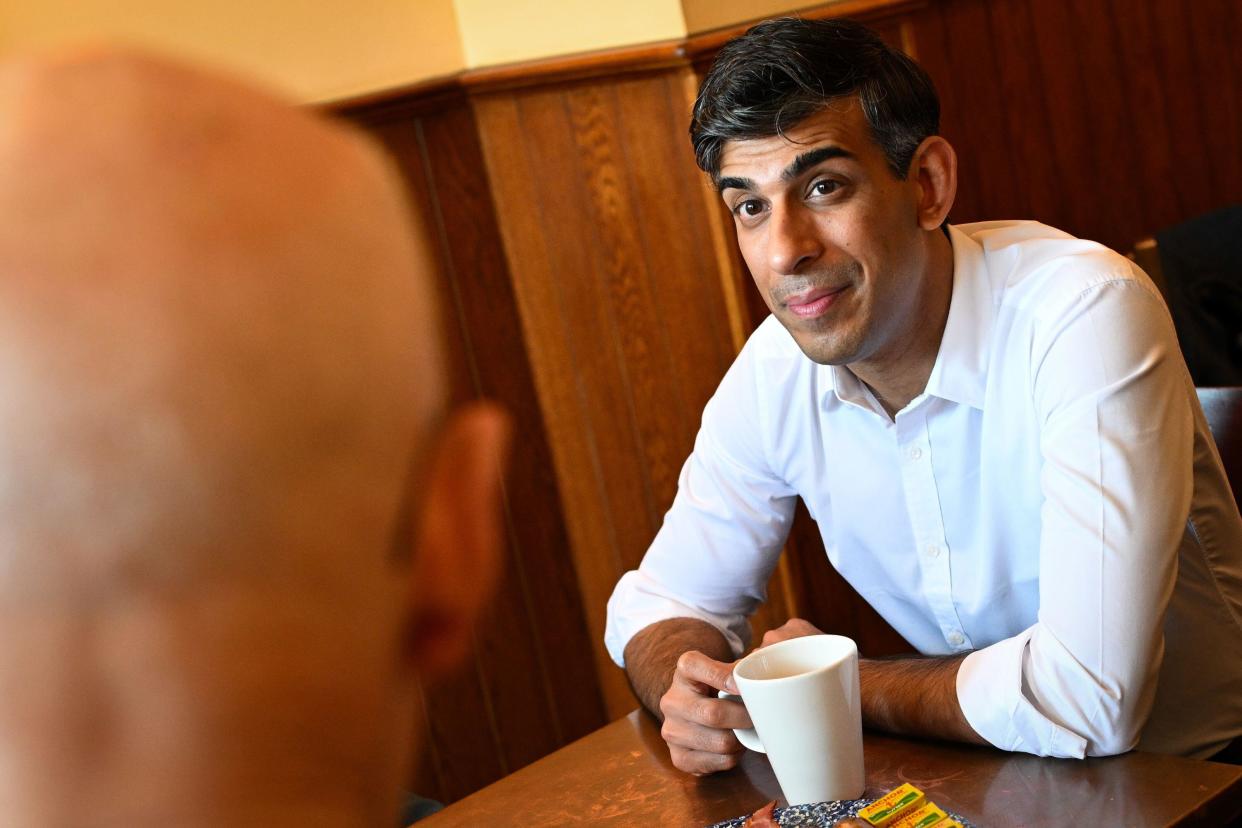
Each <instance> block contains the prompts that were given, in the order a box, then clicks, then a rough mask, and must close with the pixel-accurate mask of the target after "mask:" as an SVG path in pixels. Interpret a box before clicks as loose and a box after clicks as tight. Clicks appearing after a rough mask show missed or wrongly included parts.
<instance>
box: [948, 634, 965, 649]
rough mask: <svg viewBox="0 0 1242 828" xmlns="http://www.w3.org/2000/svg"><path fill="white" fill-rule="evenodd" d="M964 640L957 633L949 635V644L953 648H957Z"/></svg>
mask: <svg viewBox="0 0 1242 828" xmlns="http://www.w3.org/2000/svg"><path fill="white" fill-rule="evenodd" d="M965 640H966V639H964V638H962V634H961V633H959V632H955V633H949V643H950V644H952V645H953V646H954V647H957V646H959V645H960V644H961V643H962V642H963V641H965Z"/></svg>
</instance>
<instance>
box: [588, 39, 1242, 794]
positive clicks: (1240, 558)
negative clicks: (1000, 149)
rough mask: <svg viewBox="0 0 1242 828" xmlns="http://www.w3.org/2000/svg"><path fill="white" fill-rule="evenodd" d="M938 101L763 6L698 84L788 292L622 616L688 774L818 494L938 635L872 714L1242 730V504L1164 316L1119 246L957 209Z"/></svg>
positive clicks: (865, 42) (848, 47)
mask: <svg viewBox="0 0 1242 828" xmlns="http://www.w3.org/2000/svg"><path fill="white" fill-rule="evenodd" d="M938 120H939V104H938V102H937V100H936V95H935V90H934V88H933V87H932V84H931V82H930V80H929V79H928V78H927V76H926V74H925V73H923V71H922V70H921V69H919V68H918V66H917V65H916V64H914V63H913V62H912V61H910V60H909V59H908V58H906V57H905V56H903V55H901V54H900V53H899V52H896V51H895V50H892V49H890V48H888V47H887V46H885V45H884V44H883V43H881V42H880V41H879V40H878V39H877V38H875V36H874V35H873V34H872V33H870V32H869V31H867V30H866V29H865V28H863V27H861V26H858V25H856V24H852V23H848V22H843V21H832V22H810V21H801V20H779V21H770V22H768V23H765V24H762V25H760V26H757V27H755V28H754V29H752V30H751V31H750V32H748V33H747V34H746V35H745V36H743V37H741V38H739V39H737V40H735V41H733V42H731V43H730V44H728V45H726V46H725V47H724V49H722V50H721V53H720V55H719V57H718V58H717V61H716V64H715V65H714V66H713V68H712V70H711V72H710V73H709V75H708V77H707V78H706V80H705V81H704V84H703V88H702V90H701V91H700V94H699V99H698V101H697V103H696V105H695V110H694V119H693V123H692V128H691V134H692V138H693V141H694V145H695V150H696V156H697V159H698V161H699V165H700V166H701V167H702V168H703V169H704V170H705V171H706V172H707V173H709V174H710V175H711V176H712V179H713V181H714V182H715V184H716V185H717V187H718V189H719V191H720V194H721V196H722V198H723V199H724V202H725V204H726V205H727V206H728V207H729V209H730V210H731V211H732V213H733V215H734V217H735V221H736V226H737V232H738V241H739V244H740V246H741V250H742V254H743V256H744V258H745V259H746V263H747V265H748V266H749V268H750V272H751V274H752V276H753V277H754V279H755V282H756V285H757V286H758V288H759V290H760V292H761V294H762V295H763V297H764V300H765V301H766V303H767V304H768V307H769V308H770V309H771V311H772V316H771V317H769V318H768V319H767V320H766V321H765V322H764V323H763V324H762V325H760V326H759V328H758V329H757V330H756V331H755V333H754V335H753V336H752V337H751V339H750V341H749V342H748V343H747V345H746V347H745V348H744V349H743V351H742V353H741V355H740V356H739V357H738V359H737V361H736V362H735V363H734V365H733V367H732V368H731V369H730V371H729V373H728V374H727V376H726V377H725V378H724V380H723V381H722V383H721V385H720V388H719V390H718V391H717V393H716V395H715V396H714V397H713V399H712V400H711V402H709V403H708V406H707V408H706V410H705V411H704V415H703V424H702V428H701V430H700V432H699V435H698V438H697V440H696V443H695V448H694V452H693V454H692V455H691V457H690V458H689V460H688V461H687V462H686V465H685V467H684V469H683V471H682V475H681V480H680V489H679V492H678V494H677V498H676V500H675V501H674V504H673V507H672V509H671V510H670V511H669V513H668V515H667V517H666V519H665V523H664V526H663V528H662V529H661V530H660V532H659V534H658V536H657V537H656V539H655V541H654V542H653V544H652V546H651V548H650V550H649V551H648V553H647V556H646V558H645V559H644V561H643V563H642V565H641V566H640V568H639V569H638V570H636V571H633V572H629V573H627V574H626V575H625V576H624V577H623V578H622V579H621V581H620V583H619V584H618V585H617V588H616V591H615V592H614V594H613V597H612V600H611V601H610V602H609V615H608V630H607V645H608V647H609V650H610V652H611V653H612V655H613V658H614V659H615V660H616V661H617V663H618V664H619V665H621V666H623V667H625V668H626V670H627V673H628V675H629V677H630V680H631V683H632V685H633V686H634V689H635V691H636V693H637V694H638V696H639V698H640V699H641V700H642V702H643V704H644V705H645V706H647V707H648V708H649V709H650V710H652V711H653V712H655V713H657V715H660V716H661V717H662V718H663V720H664V726H663V734H664V738H665V740H666V741H667V742H668V744H669V747H670V751H671V754H672V757H673V760H674V762H675V764H676V765H677V766H678V767H680V768H682V769H684V770H687V771H690V772H693V773H710V772H713V771H717V770H721V769H725V768H729V767H732V766H733V765H735V764H736V762H737V759H738V755H739V754H740V752H741V750H742V748H741V746H740V745H739V743H738V742H737V740H736V739H735V738H734V736H733V734H732V733H731V731H730V728H735V727H746V726H748V725H749V719H748V717H747V715H746V711H745V709H744V707H743V706H742V705H741V704H740V703H738V702H734V701H729V700H723V699H718V698H716V692H717V690H719V689H727V690H733V684H732V678H731V675H730V670H731V664H730V662H732V661H733V660H734V659H735V658H737V657H738V656H739V655H740V654H741V653H742V652H743V650H744V649H745V647H746V645H747V643H748V642H747V637H748V627H747V616H748V615H749V614H750V613H751V612H752V611H753V610H754V609H755V607H756V606H757V605H758V604H759V603H760V602H761V601H762V600H763V598H764V586H765V584H766V583H767V580H768V576H769V575H770V573H771V571H772V569H773V567H774V566H775V564H776V560H777V557H778V555H779V554H780V550H781V548H782V546H783V543H784V541H785V537H786V534H787V532H788V530H789V525H790V521H791V519H792V516H793V511H794V505H795V502H796V499H797V498H798V497H801V498H802V499H803V500H804V501H805V502H806V504H807V507H808V509H809V511H810V513H811V515H812V516H813V517H814V518H815V519H816V520H817V521H818V524H819V527H820V532H821V534H822V535H823V539H824V545H825V548H826V550H827V554H828V558H829V560H830V561H831V562H832V564H833V565H834V566H835V567H836V568H837V569H838V570H839V571H840V572H841V574H842V575H843V576H844V577H845V578H846V579H847V580H848V581H849V582H850V583H851V584H852V585H853V586H854V587H855V588H856V589H857V590H858V591H859V593H860V594H861V595H862V596H863V597H864V598H866V599H867V600H868V601H869V602H870V603H871V604H872V605H873V606H874V607H875V608H876V609H877V610H878V611H879V612H880V614H881V615H882V616H884V618H885V619H886V620H887V621H888V622H889V623H890V624H892V625H893V627H894V628H896V630H897V631H898V632H900V633H901V634H902V635H903V636H905V638H906V639H907V640H908V641H909V642H910V643H911V644H913V645H914V646H915V647H916V648H918V650H919V652H920V653H921V654H922V655H921V656H919V657H910V658H905V659H897V660H870V659H863V661H862V663H861V681H862V693H863V718H864V722H865V723H866V724H867V725H868V726H870V727H874V728H877V729H882V730H887V731H892V732H897V733H906V734H912V735H920V736H928V737H933V738H944V739H955V740H961V741H967V742H976V743H990V744H992V745H995V746H997V747H999V748H1003V749H1005V750H1014V751H1025V752H1029V753H1035V754H1040V755H1048V756H1069V757H1082V756H1086V755H1107V754H1113V753H1119V752H1123V751H1126V750H1129V749H1131V748H1132V747H1135V746H1136V745H1139V746H1141V747H1143V748H1145V749H1150V750H1156V751H1163V752H1170V753H1179V754H1185V755H1190V756H1199V757H1206V756H1213V755H1217V754H1219V753H1220V752H1221V751H1222V750H1223V749H1225V748H1226V747H1227V746H1228V745H1229V744H1230V742H1231V740H1233V739H1234V738H1236V737H1237V736H1238V735H1239V734H1240V733H1242V519H1240V518H1239V514H1238V509H1237V506H1236V504H1235V502H1234V500H1233V497H1232V495H1231V493H1230V490H1229V486H1228V483H1227V481H1226V479H1225V476H1224V474H1223V471H1222V469H1221V466H1220V459H1219V456H1218V455H1217V452H1216V449H1215V446H1214V445H1213V443H1212V441H1211V438H1210V436H1209V433H1208V431H1207V427H1206V425H1205V423H1204V420H1203V415H1202V413H1201V411H1200V409H1199V406H1198V403H1197V400H1196V397H1195V391H1194V388H1193V385H1192V383H1191V381H1190V379H1189V376H1188V374H1187V372H1186V368H1185V364H1184V362H1183V360H1182V357H1181V354H1180V352H1179V350H1178V347H1177V339H1176V336H1175V334H1174V331H1173V327H1172V323H1171V322H1170V320H1169V316H1168V312H1167V310H1166V309H1165V307H1164V305H1163V303H1162V301H1161V299H1160V296H1159V294H1158V292H1157V291H1156V290H1155V288H1154V287H1153V285H1152V283H1151V282H1150V280H1149V279H1147V278H1146V276H1144V275H1143V273H1142V272H1141V271H1139V270H1138V269H1137V268H1135V267H1134V266H1133V265H1131V264H1130V263H1129V262H1128V261H1127V260H1126V259H1125V258H1123V257H1121V256H1119V255H1117V254H1116V253H1113V252H1112V251H1109V250H1107V249H1106V248H1103V247H1101V246H1100V245H1098V244H1095V243H1092V242H1087V241H1082V240H1078V239H1074V238H1072V237H1070V236H1068V235H1066V234H1065V233H1061V232H1059V231H1057V230H1054V229H1052V228H1049V227H1046V226H1043V225H1040V224H1037V223H1034V222H987V223H982V224H975V225H965V226H960V227H950V226H948V225H947V224H945V220H946V217H947V215H948V212H949V209H950V207H951V206H952V203H953V197H954V193H955V190H956V158H955V155H954V152H953V149H952V148H951V147H950V145H949V144H948V143H947V142H946V141H945V140H944V139H943V138H941V137H939V136H938V135H937V134H936V132H937V129H938ZM813 632H816V630H815V629H814V627H812V626H811V625H810V624H809V623H807V622H806V621H802V620H800V619H794V620H792V621H790V622H789V623H787V624H786V625H785V626H784V627H782V628H781V629H779V630H776V631H773V632H772V633H769V634H768V635H767V636H765V638H764V642H763V643H764V644H768V643H771V642H773V641H775V640H780V639H783V638H788V637H792V636H796V635H805V634H809V633H813Z"/></svg>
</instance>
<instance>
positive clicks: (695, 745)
mask: <svg viewBox="0 0 1242 828" xmlns="http://www.w3.org/2000/svg"><path fill="white" fill-rule="evenodd" d="M726 703H727V704H734V705H737V707H741V705H740V704H737V702H726ZM741 716H742V717H745V719H746V722H745V724H742V725H739V727H746V726H748V725H749V724H750V720H749V717H748V716H746V711H745V709H744V708H743V709H742V711H741ZM660 735H661V736H662V737H663V738H664V741H666V742H668V744H669V746H670V747H674V746H675V747H680V748H686V749H689V750H702V751H708V752H710V753H741V752H742V751H743V750H744V749H745V748H743V747H742V743H741V742H739V741H738V740H737V736H735V735H734V733H733V731H732V730H731V729H728V728H717V727H710V726H705V725H702V724H699V723H698V722H695V721H692V720H689V719H683V718H677V717H669V718H666V719H665V720H664V724H663V726H662V727H661V728H660Z"/></svg>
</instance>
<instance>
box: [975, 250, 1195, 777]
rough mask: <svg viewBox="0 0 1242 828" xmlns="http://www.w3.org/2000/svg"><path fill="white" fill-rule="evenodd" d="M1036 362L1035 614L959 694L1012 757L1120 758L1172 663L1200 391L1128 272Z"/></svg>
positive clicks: (1051, 327)
mask: <svg viewBox="0 0 1242 828" xmlns="http://www.w3.org/2000/svg"><path fill="white" fill-rule="evenodd" d="M1118 267H1119V268H1124V267H1125V265H1124V264H1119V265H1118ZM1031 353H1032V362H1031V389H1032V400H1033V404H1034V406H1035V410H1036V414H1037V417H1038V418H1039V419H1040V422H1041V430H1040V441H1041V442H1040V447H1041V454H1042V459H1043V466H1042V471H1041V477H1040V486H1041V489H1042V491H1043V494H1044V502H1043V506H1042V509H1041V513H1040V563H1039V614H1038V617H1037V622H1036V623H1035V624H1034V625H1033V626H1031V627H1030V628H1028V629H1026V630H1025V631H1023V632H1022V633H1020V634H1019V635H1017V636H1014V637H1012V638H1008V639H1005V640H1002V641H999V642H997V643H995V644H993V645H991V646H989V647H985V648H983V649H981V650H978V651H976V652H974V653H972V654H971V655H970V656H968V657H967V658H966V659H965V661H964V662H963V663H962V666H961V668H960V670H959V672H958V676H957V693H958V700H959V703H960V704H961V707H962V711H963V713H964V714H965V716H966V719H967V721H969V722H970V724H971V726H972V727H973V728H974V729H975V730H976V731H977V732H978V733H979V734H980V735H981V736H983V737H984V738H985V739H987V740H988V741H989V742H991V743H992V744H994V745H996V746H997V747H1000V748H1002V749H1005V750H1011V751H1024V752H1028V753H1034V754H1039V755H1044V756H1061V757H1078V758H1081V757H1082V756H1084V755H1090V756H1101V755H1110V754H1115V753H1121V752H1124V751H1126V750H1129V749H1130V748H1132V747H1133V746H1134V744H1135V743H1136V742H1137V741H1138V737H1139V734H1140V732H1141V730H1142V728H1143V725H1144V724H1145V723H1146V720H1147V718H1148V715H1149V714H1150V711H1151V707H1152V702H1153V699H1154V696H1155V690H1156V681H1157V675H1158V672H1159V669H1160V664H1161V660H1162V657H1163V651H1164V639H1163V633H1162V628H1163V622H1164V615H1165V612H1166V609H1167V607H1168V603H1169V600H1170V597H1171V595H1172V591H1173V585H1174V580H1175V577H1176V571H1177V550H1178V546H1179V541H1180V539H1181V537H1182V534H1183V532H1184V531H1185V527H1186V518H1187V512H1188V509H1189V504H1190V499H1191V495H1192V487H1193V479H1192V474H1191V469H1192V450H1193V414H1192V408H1191V405H1192V402H1191V396H1192V395H1193V393H1194V389H1193V387H1192V385H1191V384H1190V380H1189V377H1188V375H1187V374H1186V370H1185V366H1184V363H1183V362H1182V359H1181V356H1180V352H1179V350H1178V345H1177V339H1176V335H1175V334H1174V332H1173V327H1172V323H1171V321H1170V319H1169V317H1168V313H1167V311H1166V310H1165V308H1164V305H1163V304H1162V303H1161V301H1160V300H1159V298H1158V297H1157V296H1156V295H1155V294H1154V292H1153V291H1152V290H1151V289H1150V287H1149V286H1148V285H1146V284H1143V283H1141V282H1138V281H1135V280H1134V279H1132V278H1130V276H1129V273H1128V272H1127V273H1124V274H1121V275H1120V276H1117V275H1116V274H1114V276H1113V277H1109V276H1108V275H1107V274H1104V275H1102V276H1101V277H1100V279H1099V280H1098V281H1097V283H1095V284H1094V285H1092V286H1091V287H1090V288H1089V289H1088V290H1086V291H1085V292H1083V293H1082V294H1081V295H1079V296H1078V297H1076V299H1075V301H1073V302H1070V303H1066V304H1065V305H1064V306H1063V307H1060V308H1048V309H1046V310H1045V312H1044V318H1043V319H1042V324H1040V325H1039V326H1037V328H1036V332H1035V334H1034V335H1033V336H1032V339H1031Z"/></svg>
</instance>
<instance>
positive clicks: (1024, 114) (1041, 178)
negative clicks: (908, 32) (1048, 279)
mask: <svg viewBox="0 0 1242 828" xmlns="http://www.w3.org/2000/svg"><path fill="white" fill-rule="evenodd" d="M1126 2H1127V3H1128V2H1129V0H1126ZM987 12H988V19H989V28H990V32H991V36H992V39H993V46H992V48H993V49H994V50H995V53H996V57H997V60H996V63H997V66H996V77H995V85H996V87H997V92H998V94H999V96H1000V101H1001V104H1002V106H1001V109H1000V112H1001V113H1003V117H1004V122H1003V124H996V125H994V129H993V131H992V134H993V136H994V137H993V140H1004V141H1006V142H1007V143H1008V144H1009V145H1010V147H1011V148H1012V151H1013V164H1012V168H1011V175H1012V177H1011V178H1010V179H1008V180H1007V181H1006V182H1005V186H1006V188H1007V193H1008V197H1007V199H1006V201H1004V202H1002V204H1001V205H1000V206H1001V209H1003V210H1005V211H1006V212H1005V213H1004V214H1003V215H1004V216H1006V217H1010V218H1030V219H1036V220H1038V221H1043V222H1045V223H1047V224H1051V225H1054V226H1055V225H1056V222H1057V221H1058V220H1059V217H1060V214H1059V211H1060V209H1061V204H1062V198H1063V194H1064V185H1063V183H1062V179H1061V177H1060V176H1059V175H1058V172H1057V167H1056V162H1055V157H1054V154H1053V153H1052V151H1051V147H1050V146H1049V142H1048V137H1047V134H1046V125H1047V124H1048V101H1047V94H1046V93H1045V91H1044V87H1043V83H1042V80H1041V78H1040V75H1039V66H1038V63H1037V62H1036V61H1034V60H1032V59H1031V58H1030V44H1031V14H1030V8H1029V6H1028V4H1027V3H1026V2H1025V0H1006V1H1005V2H994V3H989V4H988V6H987ZM921 57H922V55H920V58H921ZM928 71H929V72H930V73H931V74H932V77H933V78H934V79H938V80H939V81H940V82H944V80H943V79H944V78H946V77H947V70H946V69H945V68H944V64H943V62H940V63H938V64H937V65H936V68H935V69H934V70H933V69H932V68H929V69H928ZM954 104H955V106H954V110H956V101H955V102H954ZM997 136H1000V137H999V139H998V138H997ZM992 172H994V171H992V170H987V169H986V168H984V169H982V170H976V169H972V170H971V173H972V174H980V173H982V174H990V173H992ZM960 174H966V170H963V171H962V172H961V173H960ZM955 212H956V211H955ZM963 214H965V213H963ZM994 215H995V216H1001V215H1002V214H999V213H998V214H994Z"/></svg>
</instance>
